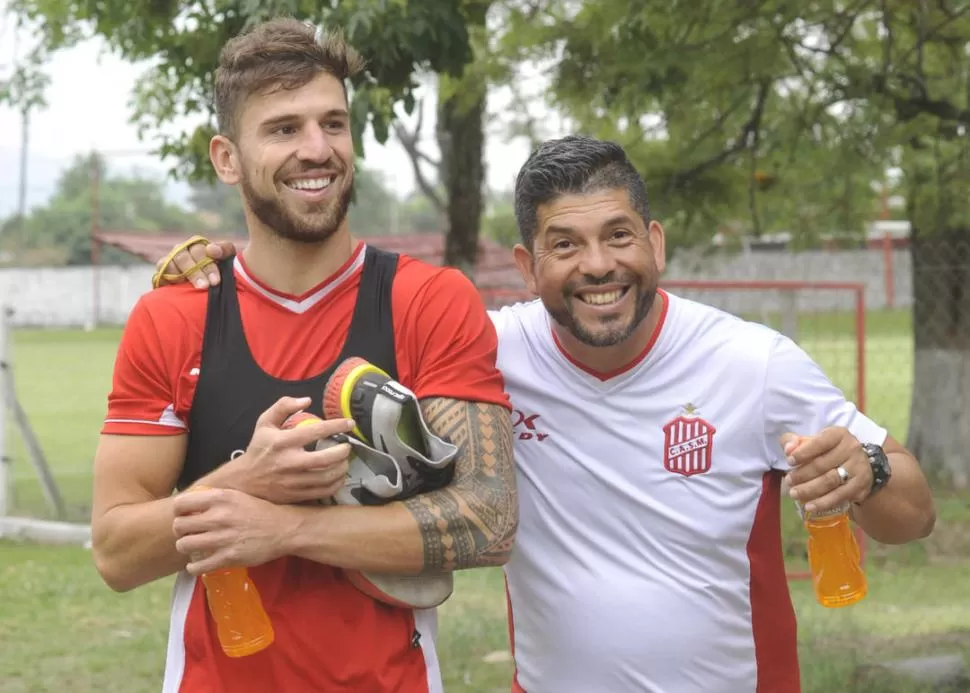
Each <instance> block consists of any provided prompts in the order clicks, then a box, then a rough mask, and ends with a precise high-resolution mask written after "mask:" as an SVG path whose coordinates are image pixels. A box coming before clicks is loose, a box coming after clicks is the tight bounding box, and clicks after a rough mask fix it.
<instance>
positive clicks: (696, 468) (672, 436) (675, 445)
mask: <svg viewBox="0 0 970 693" xmlns="http://www.w3.org/2000/svg"><path fill="white" fill-rule="evenodd" d="M715 431H716V429H715V428H714V427H713V426H712V425H711V424H709V423H708V422H707V421H705V420H704V419H702V418H701V417H700V416H699V414H698V411H697V407H695V406H694V405H693V404H691V403H688V404H687V405H686V406H684V407H683V412H682V413H681V414H680V415H679V416H677V417H676V418H674V419H673V420H671V421H670V422H669V423H667V424H666V425H665V426H664V469H666V470H667V471H668V472H673V473H674V474H682V475H683V476H694V475H695V474H704V473H705V472H708V471H710V469H711V448H712V446H713V445H714V433H715Z"/></svg>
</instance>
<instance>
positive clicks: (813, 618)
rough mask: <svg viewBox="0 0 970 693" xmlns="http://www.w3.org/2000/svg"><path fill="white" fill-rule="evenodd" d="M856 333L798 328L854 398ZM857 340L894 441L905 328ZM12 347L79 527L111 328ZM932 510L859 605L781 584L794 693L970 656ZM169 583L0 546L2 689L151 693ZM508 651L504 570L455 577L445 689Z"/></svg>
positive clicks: (952, 541) (788, 526)
mask: <svg viewBox="0 0 970 693" xmlns="http://www.w3.org/2000/svg"><path fill="white" fill-rule="evenodd" d="M846 325H848V328H846V327H845V326H846ZM851 334H852V333H851V318H846V316H841V315H832V316H813V317H812V318H806V319H805V320H804V321H802V323H800V324H799V335H800V341H801V342H802V343H803V344H804V345H805V347H806V349H807V350H808V351H809V352H810V353H812V355H813V356H814V357H815V358H817V359H818V360H819V362H820V363H821V364H822V365H823V367H825V368H826V370H827V372H829V373H830V375H831V376H832V377H833V379H834V380H836V382H838V383H839V384H840V385H841V386H842V387H844V388H845V389H846V391H847V392H849V393H852V391H853V390H852V383H854V372H855V370H854V369H855V365H854V364H855V358H854V342H853V340H852V338H851ZM868 335H869V337H868V340H867V348H866V352H867V354H866V355H867V361H868V374H869V375H868V378H867V395H868V402H869V407H868V410H869V412H870V413H871V414H872V415H873V416H875V417H876V418H877V419H879V420H881V421H883V422H884V423H885V424H886V425H887V426H888V427H889V429H890V431H891V432H893V434H894V435H896V436H897V437H901V438H904V437H905V431H906V425H907V421H908V410H907V406H908V400H909V392H910V390H909V388H910V384H909V382H908V378H909V372H910V370H911V366H910V364H911V362H912V361H911V360H912V353H911V346H910V339H909V336H908V324H907V323H906V321H905V318H904V317H900V316H899V315H898V314H894V313H886V314H874V315H872V316H870V320H869V329H868ZM13 336H14V339H13V352H14V369H15V370H14V375H15V378H16V383H17V390H18V393H19V396H20V399H21V402H22V403H23V405H24V407H25V408H26V409H27V411H28V413H29V415H30V418H31V422H32V424H33V426H34V428H35V429H36V431H37V435H38V437H39V438H40V441H41V443H42V445H43V448H44V451H45V453H46V455H47V457H48V458H49V460H50V463H51V465H52V466H53V467H54V470H55V474H56V477H57V481H58V483H59V484H60V487H61V491H62V492H63V494H64V496H65V499H66V501H67V503H68V506H69V508H70V512H71V516H72V518H71V519H75V520H82V521H86V520H87V516H88V512H89V508H88V502H89V497H90V465H91V455H92V453H93V449H94V445H95V443H96V440H97V435H98V428H99V424H100V421H101V418H102V416H103V413H104V403H105V394H106V392H107V391H108V389H109V387H110V377H111V366H112V363H113V359H114V353H115V349H116V346H117V341H118V336H119V331H118V330H113V329H105V330H98V331H94V332H90V333H83V332H78V331H32V330H18V331H16V332H15V333H14V335H13ZM8 441H9V443H10V450H9V454H10V455H11V457H12V458H13V471H14V479H15V484H14V499H13V500H14V504H15V506H14V510H15V512H16V513H17V514H32V515H44V514H45V506H44V501H43V496H42V494H41V491H40V487H39V485H38V484H37V482H36V479H35V476H34V474H33V471H32V469H31V468H30V466H29V464H28V463H27V461H26V458H25V455H24V449H23V446H22V444H21V442H20V440H19V437H18V436H17V435H16V434H14V433H13V432H11V435H10V436H9V437H8ZM939 510H940V520H939V522H938V525H937V531H936V532H935V533H934V535H933V536H932V537H930V538H929V539H928V540H926V541H924V542H919V543H916V544H913V545H910V546H907V547H901V548H892V549H891V548H888V547H871V552H870V561H869V562H868V564H867V571H868V575H869V579H870V583H871V591H870V595H869V597H868V598H867V599H866V600H865V601H864V602H863V603H861V604H859V605H857V606H855V607H852V608H849V609H845V610H835V611H830V610H826V609H822V608H821V607H819V606H818V605H816V603H815V602H814V600H813V598H812V595H811V592H810V586H809V584H808V583H805V582H794V583H792V592H793V595H794V598H795V600H796V605H797V610H798V614H799V623H800V643H801V648H802V651H803V678H804V680H805V693H822V692H823V691H824V692H828V691H863V690H873V691H875V690H879V691H883V690H886V689H885V688H872V689H866V688H864V687H855V688H853V687H852V686H850V684H849V679H850V675H851V672H852V671H853V669H854V667H855V665H856V664H857V663H858V662H862V661H871V660H875V659H878V658H879V657H881V656H882V655H884V654H888V655H900V656H906V655H910V654H918V653H926V652H931V653H946V652H953V651H965V652H966V651H970V587H967V584H968V583H967V579H966V577H965V576H966V575H967V574H968V570H970V501H968V499H961V498H951V497H941V498H940V499H939ZM783 522H784V523H785V547H786V552H787V553H788V555H789V556H790V558H791V565H792V567H793V568H795V569H798V568H801V567H803V566H804V561H803V558H802V557H803V556H804V542H803V532H802V530H801V528H800V527H799V526H798V525H797V520H796V519H795V517H794V514H793V513H792V512H790V511H789V510H786V512H785V515H784V518H783ZM170 585H171V583H170V581H169V580H163V581H159V582H158V583H156V584H152V585H149V586H146V587H145V588H142V589H139V590H136V591H134V592H132V593H129V594H124V595H118V594H115V593H112V592H110V591H109V590H108V589H107V588H106V587H104V586H103V585H102V583H101V581H100V579H99V578H98V576H97V574H96V573H95V571H94V568H93V567H92V565H91V561H90V555H89V553H88V552H87V551H85V550H83V549H65V548H61V549H56V548H50V547H38V546H29V545H17V544H10V543H0V597H2V599H3V603H2V606H0V693H27V692H29V693H44V692H46V691H58V692H59V691H61V690H63V689H64V688H65V686H66V684H67V683H68V682H70V686H69V688H70V690H72V691H75V692H76V693H93V692H94V691H125V692H126V693H140V692H142V691H146V692H148V691H157V690H159V686H160V671H161V666H162V661H163V657H164V643H165V634H166V629H167V616H168V598H169V590H170ZM507 644H508V643H507V630H506V621H505V600H504V592H503V585H502V576H501V572H500V571H498V570H482V571H473V572H470V573H462V574H459V575H458V580H457V589H456V594H455V596H454V597H453V598H452V599H451V600H450V601H449V602H448V603H447V604H446V605H445V606H444V607H443V609H442V612H441V636H440V648H441V656H442V663H443V668H444V672H445V676H446V690H447V691H448V693H456V692H461V693H473V692H474V693H488V692H489V691H508V690H509V680H510V672H511V663H510V662H509V660H508V657H507V653H506V648H507ZM913 690H918V689H913Z"/></svg>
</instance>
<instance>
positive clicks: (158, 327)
mask: <svg viewBox="0 0 970 693" xmlns="http://www.w3.org/2000/svg"><path fill="white" fill-rule="evenodd" d="M159 307H162V308H164V306H158V304H157V297H155V296H151V295H150V294H148V295H146V296H143V297H142V298H141V299H139V301H138V302H137V303H136V304H135V307H134V308H133V309H132V311H131V313H130V314H129V316H128V321H127V323H126V325H125V329H124V331H123V332H122V335H121V343H120V344H119V346H118V353H117V357H116V359H115V366H114V374H113V376H112V384H111V392H110V393H109V394H108V413H107V416H106V417H105V421H104V425H103V426H102V428H101V432H102V433H107V434H121V435H155V436H157V435H178V434H181V433H185V432H186V430H187V426H186V417H185V414H184V412H183V411H180V410H181V409H183V407H180V406H179V405H178V404H177V403H178V400H179V398H178V396H177V394H176V392H177V390H178V389H179V388H178V371H179V367H178V366H177V365H175V364H177V363H178V362H179V354H178V351H179V349H177V348H172V347H173V346H174V345H173V342H176V341H177V338H178V337H179V328H180V327H181V326H180V325H179V324H178V321H176V320H161V321H160V320H159V316H160V315H161V316H165V315H167V314H168V313H169V312H170V311H166V310H157V309H158V308H159ZM159 322H161V324H159ZM166 342H167V343H166Z"/></svg>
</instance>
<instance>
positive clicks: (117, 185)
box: [17, 155, 202, 265]
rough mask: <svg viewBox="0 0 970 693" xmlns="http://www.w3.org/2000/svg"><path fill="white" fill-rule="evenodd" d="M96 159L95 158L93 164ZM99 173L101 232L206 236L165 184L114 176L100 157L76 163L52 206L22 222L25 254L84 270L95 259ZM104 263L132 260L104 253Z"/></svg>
mask: <svg viewBox="0 0 970 693" xmlns="http://www.w3.org/2000/svg"><path fill="white" fill-rule="evenodd" d="M92 157H93V158H92ZM94 167H97V169H98V172H99V176H100V177H101V184H100V189H99V208H100V221H101V228H103V229H106V230H118V231H136V232H138V231H140V232H144V233H174V234H179V235H186V236H188V235H191V234H193V233H197V232H199V231H201V230H202V222H201V220H200V219H198V218H197V217H195V216H194V215H192V214H189V213H188V212H186V211H185V210H183V209H181V208H180V207H178V206H176V205H174V204H171V203H170V202H168V201H167V200H166V199H165V196H164V188H163V183H162V181H160V180H155V179H152V178H150V177H147V176H142V175H131V176H111V175H108V174H107V172H106V171H105V165H104V161H103V160H102V159H101V158H100V157H97V156H94V155H89V156H83V157H76V158H75V160H74V163H73V164H72V165H71V166H70V167H69V168H67V169H66V170H65V171H64V172H63V174H62V175H61V177H60V179H59V180H58V183H57V189H56V191H55V192H54V195H53V196H52V197H51V198H50V199H49V200H48V202H47V204H46V205H44V206H42V207H39V208H36V209H34V210H33V211H32V212H31V213H30V214H29V215H27V217H26V218H25V219H24V220H23V224H22V227H21V229H20V230H19V233H18V238H17V241H18V245H19V246H20V247H21V248H24V249H35V250H36V249H45V250H47V251H50V252H48V253H45V255H46V256H47V257H53V256H54V254H55V253H56V255H57V256H59V257H57V258H55V260H54V261H55V262H60V263H64V264H69V265H84V264H88V263H89V262H90V257H91V236H90V234H91V213H92V209H93V207H92V171H93V170H94ZM102 260H103V261H104V262H108V263H114V264H127V263H129V262H132V261H134V260H133V258H132V257H131V256H130V255H127V254H124V253H122V252H121V251H119V250H115V249H114V248H105V249H104V257H103V258H102Z"/></svg>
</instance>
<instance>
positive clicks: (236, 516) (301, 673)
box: [92, 20, 517, 693]
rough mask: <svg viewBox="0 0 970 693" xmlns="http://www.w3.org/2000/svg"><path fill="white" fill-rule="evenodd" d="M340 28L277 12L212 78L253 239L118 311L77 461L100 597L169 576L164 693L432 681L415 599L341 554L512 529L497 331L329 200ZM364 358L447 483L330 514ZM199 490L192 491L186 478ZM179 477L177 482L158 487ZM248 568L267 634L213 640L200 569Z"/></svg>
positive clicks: (342, 105)
mask: <svg viewBox="0 0 970 693" xmlns="http://www.w3.org/2000/svg"><path fill="white" fill-rule="evenodd" d="M358 69H360V58H359V57H358V56H357V55H356V54H355V53H354V51H353V50H352V49H351V48H350V47H349V46H347V45H346V44H345V43H344V42H343V40H342V39H341V38H340V37H339V36H336V35H324V36H323V37H322V38H319V37H318V36H317V35H316V32H315V30H314V28H313V27H311V26H307V25H304V24H301V23H299V22H296V21H294V20H274V21H270V22H267V23H265V24H261V25H258V26H256V27H254V28H253V29H252V30H251V31H249V32H248V33H246V34H244V35H241V36H239V37H237V38H235V39H233V40H232V41H230V42H229V43H228V44H227V45H226V46H225V48H224V49H223V51H222V53H221V56H220V65H219V70H218V72H217V74H216V77H215V101H216V111H217V114H218V119H219V134H218V135H216V136H215V137H213V139H212V141H211V144H210V158H211V161H212V165H213V166H214V167H215V170H216V173H217V174H218V176H219V178H220V179H221V180H222V181H223V182H224V183H227V184H230V185H237V186H239V189H240V191H241V195H242V200H243V203H244V207H245V212H246V220H247V227H248V231H249V244H248V246H247V248H246V250H245V252H244V253H243V254H242V255H241V256H240V257H238V258H235V259H234V261H233V260H232V259H230V260H227V261H226V262H224V263H222V264H221V265H220V269H221V270H223V271H224V274H223V282H222V284H221V285H220V287H217V288H214V289H212V290H211V291H209V292H207V293H203V292H199V291H195V290H193V289H192V287H191V286H186V285H180V286H167V287H164V288H162V289H160V290H158V291H153V292H150V293H149V294H146V295H145V296H143V297H142V299H141V300H140V301H139V302H138V304H137V305H136V306H135V308H134V309H133V311H132V312H131V315H130V316H129V320H128V323H127V325H126V328H125V331H124V335H123V337H122V340H121V344H120V347H119V351H118V357H117V361H116V364H115V371H114V381H113V387H112V390H111V393H110V396H109V405H108V414H107V418H106V420H105V422H104V426H103V430H102V435H101V439H100V442H99V445H98V449H97V453H96V459H95V464H94V497H93V509H92V544H93V555H94V561H95V563H96V566H97V569H98V571H99V572H100V574H101V576H102V577H103V579H104V580H105V582H106V583H107V584H108V585H109V586H111V587H112V588H114V589H116V590H118V591H126V590H130V589H133V588H136V587H138V586H140V585H143V584H145V583H148V582H151V581H153V580H156V579H158V578H161V577H164V576H167V575H172V574H173V573H177V578H176V582H175V589H174V595H173V602H172V613H171V621H170V633H169V642H168V652H167V656H166V666H165V678H164V686H163V690H164V691H166V692H167V693H176V692H178V693H197V692H198V693H201V692H202V691H205V692H206V693H219V692H225V693H230V692H231V693H249V692H252V693H257V692H258V693H267V692H268V691H286V692H287V693H301V692H306V693H310V692H311V691H313V692H318V691H328V692H334V693H336V692H337V691H344V692H346V693H351V692H354V693H359V692H361V691H371V692H374V693H380V692H386V693H391V692H392V691H393V692H394V693H430V692H433V691H441V690H442V684H441V676H440V672H439V669H438V662H437V655H436V652H435V636H436V621H435V612H434V610H412V609H405V608H397V607H391V606H387V605H385V604H382V603H380V602H378V601H376V600H374V599H371V598H370V597H367V596H364V594H363V593H361V592H360V591H358V590H357V589H356V588H355V587H353V586H352V585H351V583H350V582H349V581H348V579H347V577H346V575H345V573H344V572H343V570H341V569H345V570H352V571H371V572H375V573H392V574H394V573H397V574H418V573H420V572H422V571H452V570H459V569H466V568H474V567H478V566H490V565H500V564H503V563H504V562H505V561H506V559H507V557H508V554H509V551H510V548H511V543H512V541H513V537H514V533H515V528H516V524H517V503H516V492H515V477H514V473H513V471H512V467H511V422H510V419H509V406H508V400H507V396H506V394H505V392H504V390H503V383H502V378H501V376H500V374H499V373H498V371H497V370H496V366H495V360H496V334H495V329H494V327H493V325H492V323H491V322H490V321H489V320H488V318H487V316H486V313H485V310H484V307H483V304H482V302H481V298H480V297H479V295H478V293H477V292H476V290H475V288H474V287H473V285H472V284H471V283H470V282H469V281H468V280H467V279H466V278H465V277H464V276H463V275H462V274H461V273H460V272H458V271H456V270H453V269H444V268H437V267H432V266H429V265H426V264H423V263H421V262H418V261H416V260H414V259H412V258H408V257H398V256H395V255H391V254H388V253H385V252H382V251H379V250H378V249H376V248H372V247H367V246H365V245H364V244H363V243H360V242H358V241H356V240H354V239H353V237H352V236H351V233H350V230H349V227H348V219H347V211H348V206H349V201H350V198H351V191H352V187H353V170H354V154H353V145H352V140H351V133H350V127H349V122H348V121H349V112H348V103H347V93H346V88H345V80H347V78H348V77H350V76H352V75H353V74H354V73H355V72H356V71H357V70H358ZM351 356H359V357H363V358H366V359H367V360H369V361H371V362H372V363H375V364H377V365H378V366H380V367H381V368H383V369H384V370H385V371H388V372H389V373H390V374H391V375H392V376H393V377H395V378H396V379H397V380H399V381H400V382H401V383H402V384H404V385H405V386H406V387H408V388H409V389H410V390H411V391H412V392H413V393H414V394H415V395H416V397H417V398H418V399H419V401H420V403H421V407H422V411H423V413H424V415H425V418H426V420H427V422H428V424H429V427H430V428H431V430H432V432H434V433H436V434H438V435H439V436H442V437H447V438H449V439H450V440H451V441H452V442H454V443H456V444H457V445H458V446H459V448H460V450H459V453H458V456H457V458H456V461H455V474H454V479H453V481H452V482H451V483H450V484H449V485H447V486H445V487H444V488H439V489H437V490H433V491H429V492H427V493H423V494H420V495H416V496H413V497H411V498H410V499H408V500H405V501H403V502H392V503H389V504H387V505H383V506H377V507H375V506H371V507H362V506H355V507H349V506H325V505H320V504H319V501H321V500H325V499H327V498H329V497H331V496H333V494H334V493H335V491H336V490H337V489H338V488H340V487H341V486H342V484H343V482H344V477H345V474H346V472H347V460H348V452H349V450H348V446H347V445H346V444H340V445H337V446H335V447H331V448H329V449H327V450H324V451H318V452H308V451H307V450H306V449H305V448H304V446H306V445H307V444H308V443H310V442H311V441H314V440H317V439H320V438H323V437H327V436H329V435H333V434H336V433H346V432H348V431H350V430H351V426H352V423H353V422H349V421H345V420H330V421H326V422H323V423H318V424H315V425H311V426H308V427H305V428H303V427H301V428H297V429H292V430H284V429H282V427H281V424H282V423H283V421H284V420H285V419H286V418H287V417H288V416H289V415H291V414H294V413H296V412H298V411H300V410H303V409H308V410H309V411H313V412H315V413H317V414H318V415H320V416H322V414H323V412H322V405H321V399H322V396H323V391H324V385H325V383H326V382H327V379H328V378H329V376H330V374H331V373H333V371H334V369H335V368H336V366H337V365H338V364H339V363H340V362H342V361H343V359H345V358H348V357H351ZM193 485H196V486H201V487H208V490H206V488H203V489H201V490H200V489H195V490H193V491H192V492H190V493H182V491H184V490H185V489H187V488H189V487H191V486H193ZM173 491H179V493H173ZM237 565H242V566H250V574H251V576H252V578H253V580H254V582H255V584H256V587H257V589H258V591H259V593H260V596H261V598H262V600H263V602H264V605H265V607H266V610H267V612H268V613H269V616H270V618H271V621H272V623H273V627H274V630H275V642H274V643H273V645H272V646H270V647H269V648H268V649H265V650H263V651H261V652H259V653H257V654H253V655H251V656H249V657H244V658H241V659H230V658H229V657H227V656H226V655H225V654H224V653H223V652H222V650H221V649H220V645H219V641H218V639H217V637H216V633H215V629H214V627H213V625H212V621H211V618H210V617H209V616H208V615H207V608H206V597H205V591H204V587H203V584H202V582H201V580H199V579H198V576H199V575H201V574H203V573H205V572H208V571H211V570H215V569H219V568H223V567H226V566H237Z"/></svg>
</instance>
